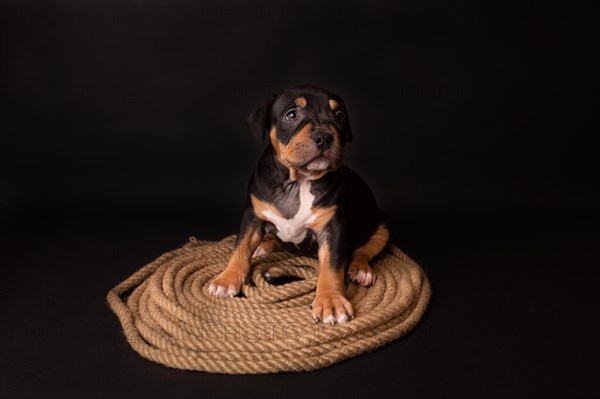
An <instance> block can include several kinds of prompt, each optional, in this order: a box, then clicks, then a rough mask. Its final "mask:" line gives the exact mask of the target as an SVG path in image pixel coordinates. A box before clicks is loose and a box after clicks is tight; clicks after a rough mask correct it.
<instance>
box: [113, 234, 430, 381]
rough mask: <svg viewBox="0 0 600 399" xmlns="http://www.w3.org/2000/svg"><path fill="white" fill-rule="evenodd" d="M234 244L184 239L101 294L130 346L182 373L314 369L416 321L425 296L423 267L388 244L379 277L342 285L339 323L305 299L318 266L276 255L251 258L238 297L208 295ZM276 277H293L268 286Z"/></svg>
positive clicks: (314, 262) (381, 340) (390, 336)
mask: <svg viewBox="0 0 600 399" xmlns="http://www.w3.org/2000/svg"><path fill="white" fill-rule="evenodd" d="M234 240H235V238H234V236H230V237H227V238H225V239H223V240H222V241H218V242H210V241H200V240H196V239H195V238H190V242H189V243H188V244H186V245H185V246H183V247H182V248H179V249H177V250H174V251H171V252H168V253H165V254H164V255H162V256H160V257H159V258H158V259H156V260H155V261H153V262H151V263H149V264H148V265H146V266H144V267H142V268H141V269H140V270H138V271H137V272H136V273H134V274H133V275H132V276H130V277H129V278H127V279H126V280H125V281H123V282H122V283H120V284H119V285H117V286H116V287H115V288H113V289H112V290H111V291H110V292H109V293H108V296H107V300H108V303H109V305H110V307H111V309H112V310H113V311H114V312H115V314H116V315H117V316H118V318H119V320H120V322H121V324H122V326H123V331H124V333H125V336H126V338H127V341H128V342H129V344H130V345H131V346H132V348H133V349H134V350H135V351H137V352H138V353H139V354H140V355H141V356H143V357H145V358H147V359H150V360H152V361H155V362H158V363H161V364H164V365H166V366H169V367H174V368H178V369H185V370H200V371H207V372H214V373H227V374H259V373H276V372H285V371H308V370H314V369H318V368H322V367H327V366H330V365H332V364H334V363H337V362H340V361H342V360H344V359H347V358H350V357H353V356H356V355H358V354H361V353H364V352H367V351H371V350H374V349H375V348H378V347H380V346H383V345H385V344H387V343H389V342H391V341H393V340H395V339H397V338H399V337H401V336H403V335H404V334H406V333H407V332H408V331H410V330H411V329H412V328H413V327H414V326H415V325H416V324H417V322H418V321H419V320H420V318H421V316H422V315H423V313H424V311H425V308H426V307H427V303H428V301H429V297H430V294H431V290H430V286H429V281H428V280H427V277H426V276H425V274H424V272H423V271H422V270H421V268H420V267H419V266H418V265H417V264H416V263H415V262H414V261H412V260H411V259H410V258H409V257H408V256H407V255H405V254H404V253H403V252H402V251H400V250H399V249H398V248H396V247H395V246H393V245H391V244H388V246H387V248H386V249H385V250H384V252H383V253H382V254H381V255H380V256H379V257H377V258H376V259H375V260H374V261H373V262H372V264H371V266H372V267H373V268H374V270H375V272H376V273H377V281H376V283H375V284H374V285H373V286H371V287H369V288H365V287H361V286H358V285H356V284H354V283H349V284H347V286H348V289H347V293H346V294H347V297H348V299H349V300H350V302H352V305H353V306H354V311H355V316H356V318H355V319H354V320H352V321H349V322H347V323H344V324H336V325H329V324H323V323H315V322H314V321H313V319H312V317H311V311H310V309H309V305H310V303H311V302H312V301H313V299H314V295H315V287H316V278H317V273H318V262H317V260H316V259H312V258H306V257H293V256H291V255H289V254H286V253H284V252H277V253H273V254H270V255H268V256H266V257H262V258H256V259H253V268H252V272H251V277H252V281H251V282H250V283H249V284H245V285H244V286H243V288H242V293H243V295H241V296H237V297H231V298H227V299H220V298H215V297H212V296H211V295H210V294H209V293H208V286H209V284H210V281H211V280H212V279H213V278H214V277H215V276H216V275H217V274H219V273H220V272H221V271H222V270H223V268H224V267H225V265H226V264H227V261H228V260H229V257H230V256H231V251H232V249H233V243H234ZM265 276H267V277H265ZM283 276H290V277H294V278H295V280H294V281H291V282H288V283H284V284H280V285H276V284H271V283H269V282H268V280H269V281H273V280H272V279H276V278H279V277H283ZM269 278H270V279H269ZM289 280H291V279H288V280H286V281H289Z"/></svg>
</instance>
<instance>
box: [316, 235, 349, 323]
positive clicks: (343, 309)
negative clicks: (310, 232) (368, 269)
mask: <svg viewBox="0 0 600 399" xmlns="http://www.w3.org/2000/svg"><path fill="white" fill-rule="evenodd" d="M319 265H320V270H319V277H318V279H317V293H316V296H315V300H314V302H313V319H314V320H315V322H318V321H323V323H330V324H335V323H336V322H337V323H345V322H347V321H348V320H349V319H350V318H354V309H353V308H352V304H351V303H350V302H349V301H348V300H347V299H346V297H345V295H344V292H345V290H344V267H343V265H339V266H338V268H337V269H334V268H333V265H332V264H331V254H330V252H329V246H328V245H327V244H326V243H325V244H323V245H321V248H319Z"/></svg>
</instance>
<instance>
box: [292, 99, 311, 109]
mask: <svg viewBox="0 0 600 399" xmlns="http://www.w3.org/2000/svg"><path fill="white" fill-rule="evenodd" d="M294 102H295V103H296V105H297V106H299V107H300V108H305V107H306V104H308V102H307V101H306V98H304V97H298V98H296V99H295V100H294Z"/></svg>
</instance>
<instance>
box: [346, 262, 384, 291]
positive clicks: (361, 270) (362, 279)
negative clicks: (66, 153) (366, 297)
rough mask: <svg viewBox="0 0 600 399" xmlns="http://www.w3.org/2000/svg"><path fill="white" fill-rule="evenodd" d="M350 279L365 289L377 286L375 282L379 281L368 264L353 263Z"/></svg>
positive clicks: (349, 273)
mask: <svg viewBox="0 0 600 399" xmlns="http://www.w3.org/2000/svg"><path fill="white" fill-rule="evenodd" d="M348 277H350V280H352V281H354V282H355V283H356V284H360V285H362V286H363V287H369V286H371V285H373V284H375V280H376V279H377V276H376V275H375V272H374V271H373V269H372V268H371V266H369V264H368V263H366V262H354V263H351V264H350V267H349V268H348Z"/></svg>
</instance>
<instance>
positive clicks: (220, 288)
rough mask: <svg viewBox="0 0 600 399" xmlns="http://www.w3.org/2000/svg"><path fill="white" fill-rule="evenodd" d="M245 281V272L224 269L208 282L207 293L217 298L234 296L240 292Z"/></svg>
mask: <svg viewBox="0 0 600 399" xmlns="http://www.w3.org/2000/svg"><path fill="white" fill-rule="evenodd" d="M245 283H246V274H245V273H242V272H240V271H238V270H227V269H226V270H224V271H223V272H222V273H221V274H219V275H218V276H217V277H215V279H214V280H213V281H212V282H211V283H210V286H209V287H208V293H209V294H211V295H213V296H216V297H219V298H227V297H230V296H235V295H237V294H238V293H239V292H240V290H241V288H242V284H245Z"/></svg>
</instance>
